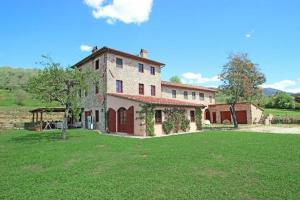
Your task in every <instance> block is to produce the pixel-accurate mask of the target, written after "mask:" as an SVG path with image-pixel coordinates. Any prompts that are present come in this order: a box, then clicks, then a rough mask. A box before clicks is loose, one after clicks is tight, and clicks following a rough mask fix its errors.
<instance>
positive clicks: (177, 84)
mask: <svg viewBox="0 0 300 200" xmlns="http://www.w3.org/2000/svg"><path fill="white" fill-rule="evenodd" d="M161 86H166V87H173V88H182V89H190V90H198V91H208V92H217V91H218V90H217V89H213V88H208V87H202V86H195V85H188V84H183V83H172V82H168V81H161Z"/></svg>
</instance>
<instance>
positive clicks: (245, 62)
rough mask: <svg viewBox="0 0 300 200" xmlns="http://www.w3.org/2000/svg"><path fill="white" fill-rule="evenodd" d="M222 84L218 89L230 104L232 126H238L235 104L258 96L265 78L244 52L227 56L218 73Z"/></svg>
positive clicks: (249, 100) (250, 100)
mask: <svg viewBox="0 0 300 200" xmlns="http://www.w3.org/2000/svg"><path fill="white" fill-rule="evenodd" d="M220 80H221V81H222V85H221V86H220V89H221V90H222V91H223V93H224V94H225V95H226V96H227V99H226V100H227V103H229V104H230V113H231V116H232V119H233V123H234V127H235V128H238V123H237V119H236V113H235V105H236V103H238V102H241V101H248V102H252V101H253V100H254V99H255V98H256V97H257V96H260V92H261V89H260V85H262V84H263V83H264V82H265V81H266V78H265V76H264V74H263V73H261V72H260V71H259V69H258V68H257V65H256V64H254V63H253V62H252V61H251V60H250V59H249V58H248V55H247V54H245V53H241V54H232V55H230V56H229V57H228V62H227V63H226V64H225V65H224V66H223V70H222V73H221V74H220Z"/></svg>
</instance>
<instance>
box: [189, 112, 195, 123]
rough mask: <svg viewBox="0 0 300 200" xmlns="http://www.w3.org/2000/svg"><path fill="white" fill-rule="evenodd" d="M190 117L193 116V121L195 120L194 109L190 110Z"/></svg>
mask: <svg viewBox="0 0 300 200" xmlns="http://www.w3.org/2000/svg"><path fill="white" fill-rule="evenodd" d="M190 117H191V122H195V111H194V110H191V111H190Z"/></svg>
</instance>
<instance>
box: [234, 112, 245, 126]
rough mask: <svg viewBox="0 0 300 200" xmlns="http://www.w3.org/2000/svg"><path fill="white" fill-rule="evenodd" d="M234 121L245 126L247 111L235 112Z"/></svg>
mask: <svg viewBox="0 0 300 200" xmlns="http://www.w3.org/2000/svg"><path fill="white" fill-rule="evenodd" d="M235 113H236V120H237V122H238V123H239V124H247V111H246V110H242V111H236V112H235Z"/></svg>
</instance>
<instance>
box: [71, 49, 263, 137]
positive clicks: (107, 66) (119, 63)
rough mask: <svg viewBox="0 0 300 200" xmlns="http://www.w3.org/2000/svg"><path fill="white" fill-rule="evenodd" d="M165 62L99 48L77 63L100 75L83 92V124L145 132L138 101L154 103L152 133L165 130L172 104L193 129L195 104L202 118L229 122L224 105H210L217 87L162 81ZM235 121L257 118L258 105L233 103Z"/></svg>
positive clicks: (139, 133) (257, 119)
mask: <svg viewBox="0 0 300 200" xmlns="http://www.w3.org/2000/svg"><path fill="white" fill-rule="evenodd" d="M164 66H165V65H164V64H163V63H161V62H158V61H154V60H151V59H149V58H148V53H147V51H146V50H144V49H141V51H140V54H139V55H133V54H129V53H126V52H122V51H119V50H116V49H112V48H108V47H103V48H101V49H97V48H96V47H95V48H94V49H93V51H92V54H91V55H89V56H87V57H86V58H84V59H82V60H81V61H79V62H78V63H76V64H75V65H74V66H73V67H77V68H79V69H82V68H91V69H94V70H95V73H99V76H100V77H101V83H100V84H99V85H101V87H99V86H97V85H94V86H93V89H92V90H89V92H87V91H82V92H81V93H80V96H81V98H82V113H81V116H80V119H79V120H80V122H81V123H82V126H83V127H85V128H91V124H93V125H92V126H93V128H94V129H98V130H101V131H108V132H111V133H114V132H121V133H127V134H130V135H137V136H146V130H145V129H146V127H145V125H144V124H143V123H142V121H141V119H140V118H139V116H138V112H137V111H139V110H140V109H141V107H140V105H141V104H151V105H154V106H155V120H154V121H155V125H154V129H155V135H162V134H164V132H163V129H162V122H163V121H164V117H165V116H164V112H163V111H164V109H166V108H171V107H173V108H174V107H177V108H182V109H184V110H185V111H186V116H187V119H189V121H190V130H189V131H196V123H195V109H196V108H201V109H202V111H203V114H202V117H203V120H210V121H211V123H223V122H224V120H228V121H231V116H230V113H229V108H228V106H227V105H216V104H215V93H216V91H217V90H216V89H212V88H207V87H201V86H193V85H187V84H178V83H171V82H167V81H162V80H161V73H162V71H163V67H164ZM237 111H238V113H237V115H238V120H239V122H240V123H249V124H253V123H257V122H258V121H259V120H260V117H261V112H262V110H261V109H260V108H258V107H256V106H254V105H253V104H240V105H238V106H237Z"/></svg>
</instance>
